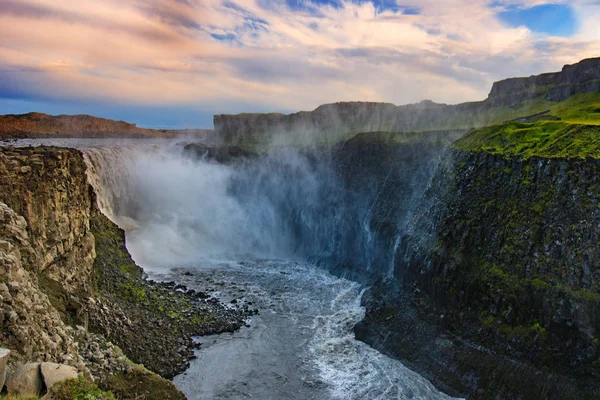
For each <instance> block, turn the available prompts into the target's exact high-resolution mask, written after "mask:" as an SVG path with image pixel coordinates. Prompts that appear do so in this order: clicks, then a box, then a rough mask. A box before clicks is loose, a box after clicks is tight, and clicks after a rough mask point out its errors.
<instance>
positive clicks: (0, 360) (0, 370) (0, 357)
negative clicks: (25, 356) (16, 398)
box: [0, 348, 10, 391]
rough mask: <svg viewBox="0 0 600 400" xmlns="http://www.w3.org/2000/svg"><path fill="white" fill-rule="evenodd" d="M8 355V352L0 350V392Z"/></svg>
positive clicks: (4, 379)
mask: <svg viewBox="0 0 600 400" xmlns="http://www.w3.org/2000/svg"><path fill="white" fill-rule="evenodd" d="M9 355H10V350H8V349H1V348H0V391H2V388H3V387H4V382H5V381H6V361H8V356H9Z"/></svg>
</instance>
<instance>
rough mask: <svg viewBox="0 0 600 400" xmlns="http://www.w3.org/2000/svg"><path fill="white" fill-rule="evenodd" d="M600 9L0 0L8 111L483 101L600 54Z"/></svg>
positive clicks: (152, 111)
mask: <svg viewBox="0 0 600 400" xmlns="http://www.w3.org/2000/svg"><path fill="white" fill-rule="evenodd" d="M597 21H600V0H572V1H543V0H518V1H513V0H505V1H489V0H352V1H346V0H312V1H311V0H61V1H56V0H0V114H8V113H25V112H30V111H39V112H46V113H50V114H78V113H84V114H92V115H97V116H101V117H106V118H113V119H121V120H126V121H129V122H133V123H137V124H138V125H140V126H145V127H156V128H185V127H197V128H212V116H213V114H221V113H225V114H234V113H240V112H285V113H289V112H295V111H299V110H312V109H314V108H316V107H317V106H319V105H320V104H325V103H332V102H337V101H378V102H390V103H394V104H407V103H415V102H419V101H421V100H424V99H430V100H433V101H436V102H441V103H448V104H456V103H460V102H464V101H476V100H482V99H484V98H485V97H486V96H487V94H488V93H489V91H490V88H491V85H492V83H493V82H494V81H496V80H500V79H504V78H508V77H514V76H529V75H532V74H538V73H542V72H550V71H558V70H560V68H561V67H562V66H563V65H564V64H572V63H575V62H577V61H579V60H581V59H584V58H589V57H599V56H600V24H599V23H598V22H597Z"/></svg>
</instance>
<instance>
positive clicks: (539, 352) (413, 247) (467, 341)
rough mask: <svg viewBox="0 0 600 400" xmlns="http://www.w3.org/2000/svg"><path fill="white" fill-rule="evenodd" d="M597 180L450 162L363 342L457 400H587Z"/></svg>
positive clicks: (551, 165)
mask: <svg viewBox="0 0 600 400" xmlns="http://www.w3.org/2000/svg"><path fill="white" fill-rule="evenodd" d="M599 167H600V163H599V162H598V160H596V159H566V158H553V159H548V158H546V159H544V158H537V157H532V158H529V159H527V160H523V159H521V158H518V157H517V158H511V157H508V158H507V157H504V156H499V155H493V154H488V153H484V152H472V153H471V152H462V151H458V150H450V151H449V152H448V153H447V154H446V156H445V157H444V159H443V160H442V162H441V163H440V166H439V168H438V170H437V173H436V175H435V177H434V178H433V180H432V183H431V185H430V186H429V188H428V189H427V191H426V192H425V194H424V196H423V197H422V199H421V202H420V204H419V206H418V207H417V210H416V211H415V212H414V215H415V220H414V221H412V222H411V225H410V226H409V227H407V229H405V230H404V232H403V233H402V235H401V236H402V237H401V239H400V241H399V244H398V246H397V250H396V257H395V267H394V273H395V279H394V281H393V282H386V283H379V284H376V285H374V289H373V290H372V293H370V294H368V295H367V296H366V305H367V317H366V318H365V320H364V321H363V322H362V323H361V324H359V326H358V327H357V334H358V335H359V337H361V338H362V339H364V340H366V341H367V342H369V343H371V344H373V345H374V346H375V347H378V348H380V349H381V350H382V351H384V352H388V353H390V354H393V355H395V356H398V357H401V358H404V359H406V360H407V362H411V363H414V364H415V368H416V369H417V370H421V371H422V372H423V373H424V374H425V375H426V376H428V375H429V376H431V377H432V379H434V381H436V383H438V384H440V385H441V386H442V387H443V386H446V385H447V386H450V387H451V388H453V389H455V390H457V391H456V392H455V393H456V394H463V395H464V394H469V395H470V396H472V397H474V398H485V396H486V393H490V392H493V393H496V394H498V395H499V396H500V397H507V398H513V397H523V396H524V398H527V397H537V398H541V397H546V398H565V397H569V396H586V395H588V396H590V395H592V394H593V393H596V392H597V390H598V382H599V380H598V378H599V377H600V369H599V368H598V366H597V363H598V360H599V357H600V347H599V337H598V336H599V333H600V319H599V316H600V287H599V286H598V283H599V281H598V279H599V277H600V271H599V270H598V268H597V265H598V257H600V253H599V252H598V247H597V243H598V239H599V238H598V235H599V234H600V231H599V230H598V227H599V226H600V214H599V212H598V204H599V203H598V201H599V200H600V192H598V187H597V186H598V172H600V171H599Z"/></svg>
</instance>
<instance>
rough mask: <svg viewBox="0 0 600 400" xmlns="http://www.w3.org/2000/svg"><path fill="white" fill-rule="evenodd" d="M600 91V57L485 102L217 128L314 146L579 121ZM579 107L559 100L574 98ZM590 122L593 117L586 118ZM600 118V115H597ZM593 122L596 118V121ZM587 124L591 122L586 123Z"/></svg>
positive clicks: (524, 81)
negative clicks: (364, 137) (356, 138)
mask: <svg viewBox="0 0 600 400" xmlns="http://www.w3.org/2000/svg"><path fill="white" fill-rule="evenodd" d="M598 90H600V58H592V59H587V60H583V61H581V62H579V63H577V64H573V65H566V66H565V67H563V69H562V71H560V72H555V73H550V74H541V75H537V76H531V77H527V78H511V79H506V80H503V81H499V82H496V83H494V84H493V86H492V89H491V91H490V94H489V95H488V97H487V99H485V100H483V101H479V102H469V103H462V104H457V105H446V104H437V103H434V102H431V101H422V102H420V103H418V104H409V105H402V106H396V105H394V104H390V103H372V102H343V103H335V104H325V105H322V106H319V107H317V108H316V109H315V110H313V111H301V112H298V113H294V114H288V115H285V114H279V113H271V114H238V115H215V116H214V127H215V130H216V131H217V132H218V135H219V136H220V137H221V138H222V139H223V140H224V141H226V142H229V143H237V144H250V145H252V144H257V143H263V142H268V143H275V144H278V143H283V144H288V143H299V144H302V143H306V142H308V143H311V142H312V143H314V142H329V143H331V142H334V143H335V142H339V141H340V140H345V139H347V138H349V137H351V136H353V135H355V134H357V133H361V132H374V131H384V132H428V131H442V130H465V131H466V130H469V129H473V128H481V127H485V126H489V125H494V124H501V123H503V122H505V121H509V120H514V119H518V118H521V117H526V116H531V115H534V114H538V113H542V112H545V111H547V110H552V111H554V112H555V113H557V114H560V115H561V116H562V117H563V119H568V120H569V121H570V122H573V123H574V122H576V121H577V118H578V114H577V112H584V114H586V115H588V114H589V113H587V111H586V109H585V105H586V102H588V101H592V100H593V99H594V97H593V96H595V94H594V93H597V92H598ZM586 93H592V95H591V96H592V97H591V98H588V97H585V96H580V97H578V99H579V101H580V102H581V104H579V106H577V105H576V104H574V103H567V104H565V105H562V106H561V102H564V101H566V100H568V99H569V98H570V97H571V96H574V95H577V94H581V95H584V94H586ZM585 118H586V121H588V120H589V119H590V118H589V117H588V116H586V117H585ZM595 118H596V119H595V120H596V121H599V120H600V113H597V114H596V117H595ZM592 119H593V118H592ZM586 123H587V122H586Z"/></svg>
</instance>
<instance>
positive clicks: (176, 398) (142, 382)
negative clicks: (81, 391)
mask: <svg viewBox="0 0 600 400" xmlns="http://www.w3.org/2000/svg"><path fill="white" fill-rule="evenodd" d="M101 387H102V388H106V389H110V390H111V391H112V392H113V393H114V394H115V396H116V397H117V398H118V399H122V400H128V399H132V400H133V399H145V400H185V396H184V395H183V394H182V393H181V392H180V391H179V390H177V388H176V387H175V385H173V383H172V382H169V381H167V380H166V379H164V378H161V377H160V376H158V375H156V374H153V373H151V372H150V371H148V370H147V369H145V368H144V367H143V366H140V365H136V366H134V368H133V370H132V371H131V372H128V373H126V372H121V373H118V374H113V375H110V376H109V377H108V379H107V380H106V381H105V382H103V383H102V384H101Z"/></svg>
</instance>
